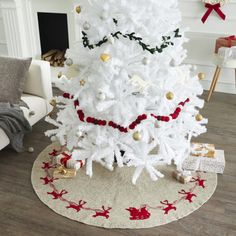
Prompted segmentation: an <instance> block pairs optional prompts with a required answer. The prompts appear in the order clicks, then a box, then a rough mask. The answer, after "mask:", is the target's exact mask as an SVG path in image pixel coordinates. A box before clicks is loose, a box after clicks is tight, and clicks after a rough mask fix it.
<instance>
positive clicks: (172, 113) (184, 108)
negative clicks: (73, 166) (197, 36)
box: [46, 0, 207, 184]
mask: <svg viewBox="0 0 236 236" xmlns="http://www.w3.org/2000/svg"><path fill="white" fill-rule="evenodd" d="M177 3H178V1H177V0H168V1H157V0H135V1H134V0H133V1H124V0H116V1H115V0H99V1H96V0H89V1H87V0H81V1H79V5H77V6H76V7H75V13H76V18H77V22H78V28H77V30H78V31H80V32H81V38H80V40H79V41H78V42H77V43H76V45H74V47H73V48H71V49H69V50H68V51H67V53H66V55H67V58H68V59H67V61H69V62H70V63H69V65H71V64H74V65H76V66H77V68H78V70H79V72H80V73H79V74H80V75H79V76H78V77H76V78H73V79H71V80H68V79H66V78H65V77H63V76H62V77H61V78H60V79H59V82H58V87H59V88H60V89H61V90H62V91H63V92H64V95H63V96H61V97H57V98H56V100H57V102H58V103H60V105H58V107H59V108H60V110H59V112H58V114H57V119H56V121H54V120H52V119H50V118H47V121H49V122H50V123H52V124H54V125H55V126H56V127H57V128H56V129H55V130H51V131H48V132H47V133H46V134H47V135H48V136H53V137H54V136H56V137H57V139H58V140H59V141H60V143H61V145H66V146H67V148H68V149H69V150H70V151H72V153H73V158H76V159H78V160H86V172H87V174H88V175H89V176H92V175H93V163H94V162H98V163H100V164H101V165H103V166H104V167H106V168H108V169H109V170H113V168H114V167H115V166H118V167H123V166H124V164H125V165H127V166H129V167H135V168H136V170H135V172H134V176H133V183H134V184H135V183H136V181H137V179H138V178H139V176H140V174H141V173H142V171H143V170H146V171H147V172H148V173H149V175H150V177H151V179H152V180H154V181H155V180H157V179H158V178H159V177H163V174H162V173H160V172H159V171H158V166H159V165H164V164H171V163H172V161H173V160H174V162H175V164H176V165H177V169H178V170H181V168H182V163H183V160H184V159H185V158H186V157H188V156H189V153H190V141H191V138H192V137H193V136H198V135H199V134H201V133H204V132H205V131H206V128H205V126H204V124H206V122H207V120H206V119H204V118H203V117H202V116H201V115H200V114H199V108H202V107H203V104H204V102H203V101H202V100H200V99H199V98H198V96H199V95H201V94H202V92H203V89H202V87H201V85H200V83H199V78H198V77H197V76H191V67H190V66H187V65H180V64H181V63H182V61H183V60H184V58H185V57H186V51H185V50H184V49H183V46H182V45H183V43H184V42H186V41H187V39H186V38H185V36H184V31H183V30H181V29H180V28H179V27H180V21H181V14H180V11H179V10H178V4H177ZM200 77H203V75H201V76H200Z"/></svg>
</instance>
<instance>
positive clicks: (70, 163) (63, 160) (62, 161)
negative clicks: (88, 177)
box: [54, 151, 85, 171]
mask: <svg viewBox="0 0 236 236" xmlns="http://www.w3.org/2000/svg"><path fill="white" fill-rule="evenodd" d="M54 164H58V165H63V166H64V167H65V168H68V169H75V170H76V171H78V170H79V169H80V168H82V167H83V166H84V165H85V161H84V160H75V159H73V158H72V154H71V153H70V152H68V151H66V152H63V153H61V154H60V155H58V156H56V157H54Z"/></svg>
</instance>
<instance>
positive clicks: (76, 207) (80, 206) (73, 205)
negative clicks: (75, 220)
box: [66, 200, 87, 212]
mask: <svg viewBox="0 0 236 236" xmlns="http://www.w3.org/2000/svg"><path fill="white" fill-rule="evenodd" d="M86 203H87V202H85V201H83V200H80V201H79V204H76V203H70V206H67V207H66V208H67V209H74V210H76V211H77V212H79V211H80V210H81V209H83V208H84V205H85V204H86Z"/></svg>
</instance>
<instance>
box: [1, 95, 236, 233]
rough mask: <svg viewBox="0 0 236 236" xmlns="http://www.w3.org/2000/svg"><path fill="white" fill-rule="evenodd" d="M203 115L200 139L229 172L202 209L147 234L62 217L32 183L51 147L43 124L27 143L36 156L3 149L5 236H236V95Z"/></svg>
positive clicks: (220, 99) (219, 98)
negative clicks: (217, 152) (222, 157)
mask: <svg viewBox="0 0 236 236" xmlns="http://www.w3.org/2000/svg"><path fill="white" fill-rule="evenodd" d="M204 97H205V98H206V94H205V95H204ZM202 113H203V115H204V116H206V117H208V118H209V124H208V133H207V134H204V135H202V136H201V137H199V138H198V139H197V140H198V141H202V142H210V143H215V144H216V147H217V148H218V149H224V150H225V153H226V161H227V165H226V170H225V174H224V175H219V177H218V187H217V190H216V192H215V194H214V196H213V197H212V198H211V200H210V201H209V202H208V203H206V204H205V205H204V206H203V207H202V208H201V209H200V210H198V211H196V212H194V213H193V214H191V215H190V216H188V217H186V218H184V219H181V220H179V221H177V222H174V223H171V224H168V225H164V226H160V227H157V228H151V229H146V230H106V229H102V228H96V227H90V226H87V225H83V224H80V223H78V222H74V221H71V220H69V219H66V218H64V217H62V216H59V215H57V214H56V213H54V212H53V211H51V210H50V209H49V208H48V207H46V206H45V205H44V204H43V203H42V202H41V201H40V200H38V198H37V196H36V195H35V193H34V191H33V188H32V186H31V181H30V175H31V168H32V165H33V162H34V160H35V158H36V157H37V156H38V154H39V153H40V151H42V150H43V149H44V148H45V147H46V146H47V145H48V144H49V143H50V142H49V140H48V139H47V138H46V137H44V134H43V132H44V131H46V130H47V129H48V128H49V127H50V126H49V125H48V124H47V123H45V122H44V121H41V122H39V123H38V124H37V125H35V126H34V127H33V133H31V134H29V135H27V137H26V139H25V144H26V146H27V147H28V146H33V147H34V148H35V152H34V153H33V154H30V153H27V152H25V153H22V154H16V153H15V152H13V151H12V150H10V149H4V150H2V151H0V236H26V235H27V236H44V235H48V236H58V235H60V236H64V235H65V236H77V235H78V236H97V235H102V236H131V235H135V236H158V235H168V236H172V235H175V236H178V235H180V236H185V235H186V236H188V235H198V236H199V235H200V236H201V235H202V236H203V235H204V236H208V235H209V236H235V235H236V95H229V94H223V93H214V94H213V96H212V100H211V102H210V103H208V104H206V105H205V108H204V110H203V112H202Z"/></svg>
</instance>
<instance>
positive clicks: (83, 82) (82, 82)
mask: <svg viewBox="0 0 236 236" xmlns="http://www.w3.org/2000/svg"><path fill="white" fill-rule="evenodd" d="M79 83H80V86H81V87H84V85H85V84H86V81H85V80H84V79H82V80H80V82H79Z"/></svg>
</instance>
